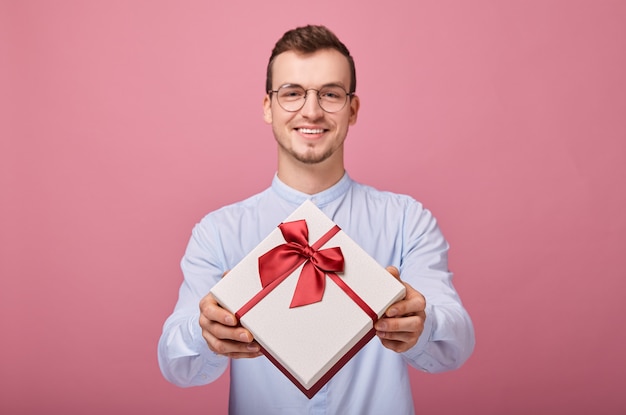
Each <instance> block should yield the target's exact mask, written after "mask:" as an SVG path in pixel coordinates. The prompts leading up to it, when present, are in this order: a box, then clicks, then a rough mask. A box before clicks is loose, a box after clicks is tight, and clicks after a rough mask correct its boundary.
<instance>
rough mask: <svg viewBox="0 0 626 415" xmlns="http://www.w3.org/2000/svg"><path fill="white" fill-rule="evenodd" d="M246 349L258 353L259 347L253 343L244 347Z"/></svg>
mask: <svg viewBox="0 0 626 415" xmlns="http://www.w3.org/2000/svg"><path fill="white" fill-rule="evenodd" d="M246 348H247V349H248V350H249V351H251V352H258V351H259V346H257V345H256V344H254V343H250V344H249V345H247V346H246Z"/></svg>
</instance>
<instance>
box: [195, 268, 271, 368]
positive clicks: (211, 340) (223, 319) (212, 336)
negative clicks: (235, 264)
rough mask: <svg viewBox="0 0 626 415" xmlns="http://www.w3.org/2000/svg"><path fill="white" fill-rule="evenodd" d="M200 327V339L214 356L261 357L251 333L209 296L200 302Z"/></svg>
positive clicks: (234, 357) (235, 357)
mask: <svg viewBox="0 0 626 415" xmlns="http://www.w3.org/2000/svg"><path fill="white" fill-rule="evenodd" d="M224 275H226V274H224ZM200 327H201V328H202V337H204V340H206V342H207V344H208V345H209V349H211V350H212V351H213V353H215V354H219V355H223V356H228V357H231V358H233V359H240V358H251V357H258V356H260V355H261V352H260V347H259V345H258V343H257V342H256V341H254V337H253V336H252V333H250V332H249V331H248V330H246V329H245V328H243V327H240V326H238V325H237V318H236V317H235V315H234V314H232V313H230V312H229V311H228V310H225V309H224V308H222V307H220V305H219V304H218V303H217V301H215V298H213V296H212V295H211V294H208V295H207V296H206V297H204V298H203V299H202V300H200Z"/></svg>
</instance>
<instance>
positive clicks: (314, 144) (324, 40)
mask: <svg viewBox="0 0 626 415" xmlns="http://www.w3.org/2000/svg"><path fill="white" fill-rule="evenodd" d="M355 88H356V76H355V70H354V61H353V60H352V57H351V56H350V53H349V51H348V49H347V48H346V47H345V46H344V45H343V43H341V42H340V41H339V40H338V39H337V38H336V37H335V35H334V34H333V33H332V32H330V31H329V30H328V29H326V28H325V27H323V26H306V27H301V28H297V29H294V30H291V31H289V32H287V33H285V35H284V36H283V37H282V38H281V39H280V40H279V41H278V43H277V44H276V46H275V48H274V50H273V53H272V56H271V58H270V62H269V64H268V71H267V88H266V89H267V95H266V96H265V99H264V102H263V107H264V118H265V121H266V122H267V123H268V124H271V126H272V130H273V133H274V137H275V139H276V142H277V144H278V146H277V147H278V170H277V173H276V175H275V177H274V179H273V181H272V184H271V187H270V188H268V189H267V190H265V191H263V192H262V193H259V194H257V195H255V196H252V197H251V198H249V199H247V200H244V201H242V202H239V203H236V204H234V205H230V206H226V207H224V208H222V209H219V210H217V211H215V212H212V213H210V214H208V215H207V216H206V217H205V218H204V219H202V221H201V222H200V223H199V224H197V225H196V226H195V227H194V229H193V233H192V237H191V240H190V242H189V245H188V247H187V251H186V253H185V256H184V258H183V260H182V263H181V267H182V270H183V273H184V282H183V285H182V287H181V289H180V297H179V300H178V303H177V304H176V308H175V310H174V313H173V314H172V315H171V316H170V317H169V318H168V319H167V321H166V322H165V326H164V328H163V334H162V336H161V339H160V342H159V364H160V366H161V371H162V372H163V375H164V376H165V377H166V378H167V379H168V380H169V381H170V382H172V383H174V384H176V385H179V386H193V385H203V384H207V383H209V382H212V381H213V380H215V379H217V378H218V377H219V376H220V375H221V374H222V373H223V372H224V371H225V370H226V368H227V366H228V363H229V361H230V363H231V365H230V374H231V388H230V413H233V414H286V413H290V414H291V413H293V414H308V413H326V414H383V413H389V414H394V415H397V414H412V413H413V401H412V396H411V387H410V384H409V375H408V365H410V366H413V367H415V368H418V369H420V370H424V371H426V372H441V371H444V370H452V369H456V368H458V367H459V366H461V364H463V362H465V360H467V358H468V357H469V356H470V354H471V353H472V351H473V348H474V332H473V327H472V323H471V321H470V318H469V316H468V314H467V312H466V311H465V309H464V308H463V306H462V305H461V301H460V299H459V297H458V295H457V293H456V291H455V289H454V287H453V285H452V276H451V274H450V273H449V272H448V266H447V251H448V244H447V242H446V241H445V239H444V238H443V236H442V234H441V232H440V231H439V228H438V227H437V224H436V221H435V219H434V218H433V216H432V215H431V213H430V212H429V211H428V210H426V209H424V208H423V207H422V205H421V204H420V203H418V202H416V201H415V200H413V199H412V198H410V197H408V196H404V195H397V194H392V193H389V192H381V191H378V190H375V189H373V188H371V187H367V186H364V185H362V184H359V183H356V182H354V181H352V180H351V179H350V177H349V176H348V175H347V173H346V172H345V170H344V158H343V151H344V141H345V139H346V136H347V133H348V128H349V126H351V125H353V124H354V123H355V122H356V121H357V115H358V112H359V98H358V97H357V96H356V95H354V91H355ZM306 199H311V200H312V201H313V202H314V203H315V204H316V205H317V206H318V207H319V208H320V209H321V210H322V211H323V212H324V213H325V214H326V215H327V216H329V217H330V218H331V219H332V220H333V221H334V222H335V223H337V224H338V225H339V226H340V227H341V229H343V230H344V231H345V232H346V234H347V235H349V236H350V237H351V238H352V239H353V240H355V241H356V242H357V243H358V244H359V245H360V246H361V247H362V248H363V249H364V250H365V251H366V252H368V253H369V254H370V255H371V256H372V257H373V258H374V259H376V260H377V261H378V263H380V264H383V265H386V266H389V268H387V269H388V270H389V272H391V273H392V274H394V275H395V276H396V277H398V278H400V274H401V280H402V282H403V283H404V285H405V286H406V296H405V297H404V299H402V300H400V301H398V302H397V303H395V304H393V305H392V306H391V307H389V309H388V310H387V312H386V314H385V316H384V317H383V318H381V319H380V320H379V321H378V322H377V323H376V326H375V328H376V330H377V333H376V334H377V336H378V339H373V340H372V341H370V342H369V343H368V344H367V345H366V346H365V347H364V348H363V349H362V350H361V351H360V352H359V353H357V354H356V355H355V356H354V357H353V358H352V360H350V361H349V362H348V363H347V364H346V366H344V367H343V368H342V369H341V370H340V371H339V372H338V373H337V374H336V375H335V376H334V377H333V378H332V379H331V380H330V381H329V382H328V383H327V384H326V385H325V386H324V387H323V388H322V389H321V390H320V392H318V393H317V394H316V395H315V396H314V397H313V398H312V399H310V400H309V399H308V398H307V397H306V396H305V395H304V394H302V393H301V392H300V391H299V390H298V389H297V388H296V387H295V386H294V385H293V384H292V383H291V382H290V381H289V380H288V379H287V378H286V377H285V376H284V375H283V374H282V373H281V372H280V371H279V370H278V369H277V368H275V367H274V366H273V365H272V363H270V362H269V360H267V359H266V358H265V357H260V356H261V353H260V351H259V346H258V344H257V343H256V342H255V341H254V339H253V337H252V335H251V333H250V332H249V331H248V330H246V329H244V328H243V327H238V326H237V319H236V317H235V316H234V315H233V314H231V313H230V312H228V311H226V310H225V309H223V308H221V307H220V306H219V305H218V304H217V303H216V302H215V300H214V299H213V297H212V296H211V295H210V294H207V293H208V292H209V290H210V289H211V287H212V286H213V285H214V284H215V283H217V282H218V281H219V279H220V278H221V277H222V275H223V274H224V273H226V272H227V271H228V270H229V269H231V268H233V267H234V266H235V265H236V264H237V263H238V262H239V261H240V260H241V259H242V258H243V257H244V256H245V255H246V254H247V253H248V252H249V251H251V250H252V248H254V247H255V246H256V245H257V244H258V243H259V242H260V241H261V240H262V239H263V238H265V237H266V236H267V235H268V234H269V233H270V232H271V231H272V230H273V229H274V228H275V227H276V226H277V225H278V224H279V223H280V222H281V221H282V220H284V219H285V218H286V217H287V216H288V215H289V214H290V213H291V212H292V211H293V210H295V209H296V208H297V207H298V206H299V205H300V204H301V203H302V202H304V201H305V200H306ZM398 270H400V271H398ZM337 318H341V316H339V315H338V316H337ZM229 358H233V360H230V359H229Z"/></svg>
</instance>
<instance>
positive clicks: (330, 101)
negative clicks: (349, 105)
mask: <svg viewBox="0 0 626 415" xmlns="http://www.w3.org/2000/svg"><path fill="white" fill-rule="evenodd" d="M346 98H347V94H346V91H344V90H343V88H341V87H339V86H330V87H324V88H322V90H321V91H320V92H319V101H320V106H321V107H322V109H323V110H324V111H326V112H337V111H340V110H341V109H342V108H343V106H344V105H346Z"/></svg>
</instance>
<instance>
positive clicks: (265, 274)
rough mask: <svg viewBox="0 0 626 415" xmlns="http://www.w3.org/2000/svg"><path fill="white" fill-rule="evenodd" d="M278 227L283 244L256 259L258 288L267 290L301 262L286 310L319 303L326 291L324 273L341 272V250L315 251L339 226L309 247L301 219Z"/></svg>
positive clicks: (307, 235) (306, 228)
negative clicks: (283, 240) (259, 282)
mask: <svg viewBox="0 0 626 415" xmlns="http://www.w3.org/2000/svg"><path fill="white" fill-rule="evenodd" d="M278 227H279V228H280V231H281V232H282V234H283V237H284V238H285V241H286V243H284V244H282V245H278V246H276V247H274V248H272V249H270V250H269V251H268V252H266V253H265V254H263V255H261V256H260V257H259V275H260V277H261V285H262V286H263V288H265V287H267V286H268V285H270V284H272V283H273V282H274V281H276V280H278V279H281V277H285V276H287V275H289V274H291V273H292V272H293V271H294V270H295V269H296V268H298V267H299V266H300V265H301V264H302V263H304V267H302V272H301V273H300V277H299V279H298V283H297V285H296V290H295V292H294V295H293V298H292V300H291V304H290V306H289V307H290V308H293V307H299V306H303V305H307V304H313V303H316V302H318V301H321V300H322V297H323V296H324V289H325V288H326V274H327V273H334V272H343V269H344V259H343V254H342V253H341V248H339V247H334V248H328V249H321V250H320V249H319V248H320V247H321V246H323V245H324V244H325V243H326V242H328V240H330V238H332V237H333V236H334V235H335V234H336V233H337V232H339V230H340V229H339V227H338V226H336V225H335V226H334V227H333V228H332V229H331V230H330V231H328V232H327V233H326V234H325V235H324V236H323V237H322V238H321V239H320V240H318V241H317V242H316V243H315V244H313V246H310V245H309V229H308V227H307V225H306V221H305V220H297V221H294V222H286V223H281V224H280V225H279V226H278Z"/></svg>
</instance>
